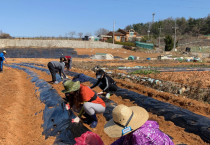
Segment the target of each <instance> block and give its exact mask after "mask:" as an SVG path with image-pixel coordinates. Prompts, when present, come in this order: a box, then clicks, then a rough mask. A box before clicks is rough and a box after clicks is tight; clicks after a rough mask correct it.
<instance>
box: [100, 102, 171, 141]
mask: <svg viewBox="0 0 210 145" xmlns="http://www.w3.org/2000/svg"><path fill="white" fill-rule="evenodd" d="M112 116H113V119H111V120H110V121H108V122H107V124H106V125H105V126H104V131H105V133H106V134H108V136H109V137H120V138H119V139H118V140H116V141H115V142H114V143H112V144H111V145H174V143H173V142H172V140H171V139H170V138H169V137H168V135H166V134H165V133H163V132H162V131H160V130H159V125H158V123H157V122H156V121H152V120H148V118H149V114H148V112H147V111H146V110H145V109H144V108H142V107H139V106H132V107H127V106H125V105H118V106H117V107H115V108H114V110H113V112H112Z"/></svg>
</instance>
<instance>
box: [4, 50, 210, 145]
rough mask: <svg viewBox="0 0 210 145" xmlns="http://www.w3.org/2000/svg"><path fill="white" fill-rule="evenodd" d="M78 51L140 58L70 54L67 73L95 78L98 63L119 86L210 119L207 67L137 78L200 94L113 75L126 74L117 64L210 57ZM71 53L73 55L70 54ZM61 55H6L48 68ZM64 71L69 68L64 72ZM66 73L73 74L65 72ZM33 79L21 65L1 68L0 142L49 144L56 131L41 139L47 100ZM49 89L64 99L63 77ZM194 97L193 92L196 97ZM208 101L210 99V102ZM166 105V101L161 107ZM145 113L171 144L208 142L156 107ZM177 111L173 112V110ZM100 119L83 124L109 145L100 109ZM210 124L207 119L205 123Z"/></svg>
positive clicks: (121, 99)
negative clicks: (162, 57) (93, 124)
mask: <svg viewBox="0 0 210 145" xmlns="http://www.w3.org/2000/svg"><path fill="white" fill-rule="evenodd" d="M75 51H77V53H78V54H79V55H92V54H94V53H102V52H106V53H111V54H112V55H114V56H118V57H121V58H126V57H128V56H130V55H136V56H140V57H141V58H142V60H135V61H128V60H120V59H116V60H92V59H89V58H73V68H72V69H71V72H76V73H83V74H85V75H87V76H90V77H92V78H95V73H94V72H93V71H92V70H91V69H92V68H93V67H95V66H101V67H104V68H107V69H106V70H105V71H107V72H109V71H111V72H112V75H113V77H114V79H115V81H116V82H117V85H118V86H119V87H120V88H123V89H126V90H129V91H132V92H135V93H138V94H141V95H144V96H147V97H149V98H152V99H155V100H158V101H160V102H164V103H167V104H171V105H173V106H176V107H179V108H181V109H186V110H188V111H190V112H193V113H195V114H197V115H201V116H204V117H206V119H209V120H210V104H209V102H210V101H209V98H208V96H207V97H205V95H206V94H207V95H208V94H209V95H210V92H208V91H209V88H210V72H209V71H188V72H161V73H152V74H137V76H141V77H149V78H153V79H158V80H161V81H165V82H170V83H175V84H179V85H180V86H181V87H183V86H184V87H185V86H187V87H189V88H192V90H198V89H199V91H200V90H202V89H204V90H205V91H206V92H205V93H206V94H204V95H203V96H199V94H202V92H196V91H195V92H193V93H191V94H188V93H183V94H178V93H176V94H175V93H173V91H170V90H168V91H164V90H162V91H161V90H158V89H157V88H158V87H157V86H153V85H148V84H144V83H141V82H139V83H137V82H135V81H132V80H130V79H128V78H124V77H116V76H114V74H118V73H124V74H125V75H128V72H126V71H125V70H119V69H117V68H118V67H119V66H127V67H134V66H147V67H148V66H150V67H175V66H182V67H183V66H186V68H187V67H189V66H192V65H194V66H195V67H197V68H199V67H203V66H205V67H209V66H210V62H208V61H207V62H205V63H197V62H174V61H158V60H155V61H148V60H145V59H146V58H148V57H151V58H153V57H154V58H155V57H157V56H158V55H159V54H158V53H145V52H138V53H135V52H133V51H130V50H125V49H122V50H118V51H117V50H113V49H104V50H103V49H94V50H92V52H90V50H87V49H75ZM68 55H71V54H68ZM58 60H59V59H49V58H47V59H45V58H8V60H7V61H8V64H9V65H12V64H14V65H16V64H17V63H20V64H25V63H29V64H31V65H29V66H32V63H33V64H35V65H36V66H37V67H38V68H42V69H45V70H46V69H48V68H47V63H48V62H49V61H58ZM20 67H21V68H25V69H28V70H30V71H31V72H33V73H35V74H37V76H38V77H39V79H41V80H43V81H45V82H48V81H51V76H50V75H49V74H48V73H46V72H43V71H41V70H38V69H37V68H32V67H28V66H20ZM67 75H68V73H67ZM68 77H69V78H72V76H70V75H68ZM30 79H31V78H30V77H29V76H28V74H27V73H25V72H24V71H23V70H19V69H15V68H11V67H8V66H4V72H3V73H0V82H1V83H0V88H1V89H0V94H1V95H0V98H1V100H3V101H1V102H0V107H1V108H2V109H1V116H2V117H1V119H0V123H1V125H0V129H1V130H2V132H1V134H0V144H16V143H17V142H18V144H29V143H30V144H46V145H47V144H53V142H54V141H55V138H56V135H54V136H53V135H52V136H51V137H49V138H47V139H45V136H44V135H42V132H43V128H42V124H43V123H44V122H43V121H44V120H43V119H42V117H43V113H42V112H43V110H44V109H45V104H43V102H41V101H40V100H39V97H40V92H39V91H35V89H37V87H36V86H35V83H32V82H31V80H30ZM84 84H85V85H88V86H91V83H90V82H85V83H84ZM50 85H51V86H52V88H53V89H55V90H56V91H57V93H58V94H59V96H61V97H62V98H64V94H63V93H62V92H61V91H62V90H63V89H64V88H63V85H62V82H60V83H59V84H57V85H55V84H50ZM94 90H95V91H96V92H100V91H101V90H100V88H99V87H96V88H95V89H94ZM192 96H195V97H194V98H193V97H192ZM110 100H112V101H114V102H115V103H117V104H125V105H127V106H133V105H138V103H136V102H135V101H132V100H130V99H129V98H124V97H123V96H117V95H116V94H114V95H113V96H111V98H110ZM208 101H209V102H208ZM163 107H164V106H163ZM148 112H149V115H150V117H149V120H155V121H157V122H158V124H159V126H160V130H161V131H163V132H164V133H166V134H168V135H169V136H170V137H171V138H172V140H173V142H174V143H175V144H208V143H207V142H206V141H207V140H208V139H209V137H208V134H206V136H207V139H204V138H203V137H201V135H199V133H195V132H190V131H186V129H185V127H184V126H180V125H176V123H174V122H173V121H172V120H170V119H166V118H165V117H164V116H163V115H158V114H155V113H154V112H150V111H149V110H148ZM174 115H176V114H174ZM97 117H98V119H99V123H98V126H97V127H96V128H95V129H92V128H90V127H89V126H88V125H86V124H84V125H85V127H87V128H88V129H89V130H91V131H93V132H95V133H97V134H98V135H99V136H100V137H101V138H102V140H103V141H104V144H105V145H109V144H111V143H112V142H114V141H115V140H116V139H117V138H109V137H108V136H107V135H106V134H105V133H104V131H103V126H104V125H105V123H106V119H105V118H104V116H103V115H102V114H99V115H97ZM208 125H210V122H209V123H208Z"/></svg>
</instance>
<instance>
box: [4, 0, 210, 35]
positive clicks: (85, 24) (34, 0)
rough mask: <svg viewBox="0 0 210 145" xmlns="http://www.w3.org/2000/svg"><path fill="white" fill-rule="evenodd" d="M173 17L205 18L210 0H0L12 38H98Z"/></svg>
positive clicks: (5, 26)
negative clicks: (99, 33) (102, 33)
mask: <svg viewBox="0 0 210 145" xmlns="http://www.w3.org/2000/svg"><path fill="white" fill-rule="evenodd" d="M152 13H155V21H158V20H163V19H166V18H169V17H172V18H176V17H185V18H186V19H188V18H190V17H192V18H203V17H207V16H208V14H210V0H0V30H2V31H3V32H5V33H9V34H10V35H11V36H14V37H16V36H25V37H35V36H65V35H66V34H67V33H68V32H71V31H75V32H76V33H79V32H83V33H84V34H86V33H91V34H92V35H94V33H95V31H96V30H98V29H99V28H105V29H108V30H113V21H114V20H115V21H116V29H118V28H125V27H126V26H127V25H130V24H134V23H140V22H141V23H146V22H150V21H152Z"/></svg>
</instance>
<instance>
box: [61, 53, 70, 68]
mask: <svg viewBox="0 0 210 145" xmlns="http://www.w3.org/2000/svg"><path fill="white" fill-rule="evenodd" d="M60 61H63V62H64V63H65V66H66V68H67V70H70V69H71V67H72V57H71V56H61V57H60Z"/></svg>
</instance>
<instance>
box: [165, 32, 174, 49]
mask: <svg viewBox="0 0 210 145" xmlns="http://www.w3.org/2000/svg"><path fill="white" fill-rule="evenodd" d="M164 42H165V51H171V50H172V49H173V46H174V41H173V39H172V37H171V36H170V35H167V36H166V37H165V39H164Z"/></svg>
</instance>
